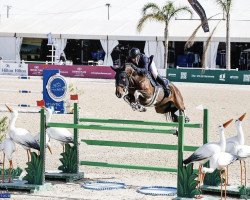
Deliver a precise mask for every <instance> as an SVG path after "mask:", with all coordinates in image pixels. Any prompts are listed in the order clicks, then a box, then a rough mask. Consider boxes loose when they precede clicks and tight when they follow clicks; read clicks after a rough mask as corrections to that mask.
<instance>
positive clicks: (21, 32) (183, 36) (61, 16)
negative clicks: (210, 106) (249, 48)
mask: <svg viewBox="0 0 250 200" xmlns="http://www.w3.org/2000/svg"><path fill="white" fill-rule="evenodd" d="M148 2H155V3H157V4H158V5H163V4H164V3H165V2H166V0H157V1H156V0H151V1H150V0H126V1H124V0H109V1H106V0H105V1H104V0H96V1H93V0H70V1H67V0H43V1H40V0H2V1H0V13H1V19H0V37H1V36H8V37H13V36H16V37H33V38H47V34H48V33H49V32H51V33H52V34H53V37H54V38H66V39H107V38H108V39H110V40H143V41H150V40H163V31H164V25H163V24H160V23H157V22H148V23H146V25H145V27H144V28H143V30H142V32H140V33H139V32H137V30H136V25H137V23H138V20H139V18H140V17H141V9H142V7H143V5H145V4H146V3H148ZM199 2H200V3H201V4H202V6H203V7H204V9H205V10H206V13H207V17H210V16H213V15H215V14H217V13H220V12H221V10H220V8H219V7H218V6H217V5H216V3H215V0H199ZM106 3H110V8H109V11H110V19H109V20H108V19H107V18H108V7H107V6H106ZM174 3H175V5H176V6H182V5H188V6H190V5H189V3H188V1H187V0H175V1H174ZM233 3H234V4H233V9H232V14H231V19H232V21H231V42H250V35H249V34H248V33H249V32H250V21H248V20H249V19H250V12H249V11H250V10H249V9H250V2H249V1H246V0H235V1H233ZM6 5H10V6H12V7H11V8H10V10H9V18H7V16H6V9H7V7H6ZM187 18H188V15H187V14H183V15H180V16H178V17H177V20H173V22H172V23H171V25H170V40H174V41H185V40H187V38H188V37H189V36H190V35H191V33H192V31H193V30H194V29H195V28H196V27H197V25H198V24H199V23H200V21H199V20H198V19H199V17H198V15H197V14H196V13H194V16H193V19H195V20H187ZM216 18H217V19H219V18H222V14H220V15H218V16H216ZM217 23H218V20H213V21H211V22H209V25H210V30H212V29H213V27H214V26H215V25H216V24H217ZM208 35H209V33H204V32H203V31H202V30H200V31H199V32H198V34H197V36H198V37H197V40H200V41H205V40H206V38H207V37H208ZM213 40H214V41H224V40H225V21H223V22H222V23H220V25H219V27H218V29H217V31H216V32H215V36H214V38H213Z"/></svg>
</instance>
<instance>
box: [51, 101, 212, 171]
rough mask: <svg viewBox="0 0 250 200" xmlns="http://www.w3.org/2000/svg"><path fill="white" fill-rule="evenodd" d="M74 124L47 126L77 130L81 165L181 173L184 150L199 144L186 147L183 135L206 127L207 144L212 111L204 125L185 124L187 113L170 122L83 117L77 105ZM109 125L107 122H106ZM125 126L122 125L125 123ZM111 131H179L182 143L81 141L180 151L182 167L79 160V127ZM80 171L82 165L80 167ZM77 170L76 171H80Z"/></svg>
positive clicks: (99, 144)
mask: <svg viewBox="0 0 250 200" xmlns="http://www.w3.org/2000/svg"><path fill="white" fill-rule="evenodd" d="M74 111H75V112H74V123H73V124H70V123H48V125H47V127H64V128H73V129H74V140H75V141H74V145H75V147H76V149H77V151H76V153H77V159H78V164H79V163H80V165H89V166H99V167H112V168H126V169H141V170H153V171H166V172H178V168H179V166H180V165H182V160H183V152H184V151H195V150H196V149H197V148H198V147H197V146H184V145H183V135H184V127H185V128H202V129H203V143H207V134H208V110H206V109H205V110H204V113H203V124H198V123H196V124H192V123H188V124H186V123H184V119H183V120H182V118H184V117H183V116H180V120H179V123H167V122H154V121H140V120H121V119H94V118H79V116H78V105H77V103H75V104H74ZM79 122H88V123H90V122H91V123H95V124H91V125H85V124H78V123H79ZM103 124H105V125H103ZM106 124H117V125H119V126H111V125H106ZM121 125H122V126H121ZM127 125H143V126H161V127H169V126H171V127H178V132H177V131H176V129H164V128H160V129H159V128H145V127H131V126H127ZM79 129H86V130H87V129H88V130H110V131H127V132H131V131H133V132H143V133H160V134H177V133H178V145H170V144H152V143H136V142H124V141H108V140H85V139H82V140H81V141H82V142H84V143H86V144H88V145H97V146H112V147H127V148H143V149H159V150H178V168H164V167H158V166H137V165H126V164H114V163H112V164H110V163H104V162H96V161H79V150H78V130H79ZM112 134H116V133H112ZM78 170H79V166H78ZM78 172H79V171H76V172H75V173H78Z"/></svg>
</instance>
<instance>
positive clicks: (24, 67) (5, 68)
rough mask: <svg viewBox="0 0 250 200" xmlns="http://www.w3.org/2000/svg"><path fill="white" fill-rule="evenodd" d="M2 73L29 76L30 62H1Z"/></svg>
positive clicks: (0, 73) (0, 70)
mask: <svg viewBox="0 0 250 200" xmlns="http://www.w3.org/2000/svg"><path fill="white" fill-rule="evenodd" d="M0 75H11V76H28V64H22V63H20V64H18V63H0Z"/></svg>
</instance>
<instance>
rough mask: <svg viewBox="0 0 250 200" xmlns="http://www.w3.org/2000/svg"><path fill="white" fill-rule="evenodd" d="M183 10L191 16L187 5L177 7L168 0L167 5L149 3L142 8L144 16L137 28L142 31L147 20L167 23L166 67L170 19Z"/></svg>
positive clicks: (165, 32)
mask: <svg viewBox="0 0 250 200" xmlns="http://www.w3.org/2000/svg"><path fill="white" fill-rule="evenodd" d="M181 12H188V13H189V14H190V15H191V17H192V15H193V13H192V11H191V10H190V9H189V7H187V6H183V7H175V6H174V3H173V2H172V1H167V2H166V4H165V5H163V6H162V7H159V6H158V5H157V4H155V3H147V4H146V5H144V7H143V8H142V17H141V19H140V20H139V22H138V25H137V30H138V31H139V32H140V31H141V30H142V28H143V25H144V23H145V22H146V21H147V20H155V21H158V22H163V23H165V30H164V41H165V45H164V68H167V60H168V37H169V23H170V21H171V20H172V19H173V18H174V17H175V16H177V15H178V14H179V13H181Z"/></svg>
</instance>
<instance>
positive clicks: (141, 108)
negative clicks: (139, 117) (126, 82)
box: [123, 94, 146, 112]
mask: <svg viewBox="0 0 250 200" xmlns="http://www.w3.org/2000/svg"><path fill="white" fill-rule="evenodd" d="M123 99H124V101H126V102H127V103H128V104H129V105H130V106H131V108H132V109H133V110H137V111H139V112H145V111H146V108H145V107H144V106H142V105H141V104H140V103H139V102H138V101H137V100H136V99H135V96H134V95H132V94H127V95H125V96H124V97H123Z"/></svg>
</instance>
